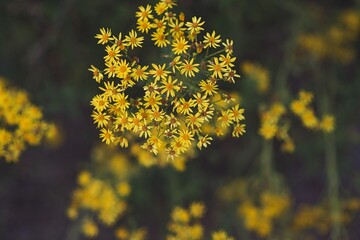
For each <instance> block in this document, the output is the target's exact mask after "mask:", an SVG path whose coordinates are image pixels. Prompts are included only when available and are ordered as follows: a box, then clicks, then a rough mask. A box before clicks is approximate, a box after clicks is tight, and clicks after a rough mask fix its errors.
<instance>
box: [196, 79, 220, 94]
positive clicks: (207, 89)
mask: <svg viewBox="0 0 360 240" xmlns="http://www.w3.org/2000/svg"><path fill="white" fill-rule="evenodd" d="M199 86H200V89H201V91H203V92H204V93H205V94H206V95H210V96H212V95H214V94H215V93H217V91H218V90H219V88H218V86H217V85H216V82H214V81H211V80H206V81H204V80H201V81H200V83H199Z"/></svg>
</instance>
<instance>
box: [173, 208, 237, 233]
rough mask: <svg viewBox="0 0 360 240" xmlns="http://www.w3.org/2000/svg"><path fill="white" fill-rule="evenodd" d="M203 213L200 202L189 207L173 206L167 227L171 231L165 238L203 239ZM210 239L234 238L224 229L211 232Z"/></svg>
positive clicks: (203, 209)
mask: <svg viewBox="0 0 360 240" xmlns="http://www.w3.org/2000/svg"><path fill="white" fill-rule="evenodd" d="M204 213H205V206H204V204H202V203H192V204H191V205H190V207H189V209H185V208H182V207H175V208H174V209H173V211H172V214H171V222H170V223H169V225H168V229H169V231H170V232H171V233H170V234H169V235H168V236H167V237H166V240H202V239H204V227H203V226H202V225H201V223H200V218H201V217H203V215H204ZM211 240H234V238H232V237H230V236H228V234H227V233H226V232H224V231H216V232H213V233H212V234H211Z"/></svg>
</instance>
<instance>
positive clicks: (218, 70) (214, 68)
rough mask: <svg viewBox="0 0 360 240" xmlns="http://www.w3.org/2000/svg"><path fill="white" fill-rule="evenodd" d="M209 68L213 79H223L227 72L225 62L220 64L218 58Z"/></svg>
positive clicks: (210, 63)
mask: <svg viewBox="0 0 360 240" xmlns="http://www.w3.org/2000/svg"><path fill="white" fill-rule="evenodd" d="M207 66H208V70H209V71H210V72H212V73H211V77H215V78H222V77H223V72H225V70H226V69H225V64H224V62H219V59H218V58H217V57H214V58H213V61H210V62H209V64H208V65H207Z"/></svg>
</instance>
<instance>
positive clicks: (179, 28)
mask: <svg viewBox="0 0 360 240" xmlns="http://www.w3.org/2000/svg"><path fill="white" fill-rule="evenodd" d="M183 26H184V22H181V21H179V20H178V19H170V22H169V27H170V33H171V34H172V36H173V38H175V41H176V40H178V38H180V37H181V36H183V35H184V31H185V30H186V28H184V27H183ZM175 54H176V53H175Z"/></svg>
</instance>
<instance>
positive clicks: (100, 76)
mask: <svg viewBox="0 0 360 240" xmlns="http://www.w3.org/2000/svg"><path fill="white" fill-rule="evenodd" d="M88 70H89V71H91V72H92V73H93V79H95V81H96V82H98V83H99V82H101V80H102V79H103V78H104V75H103V74H102V73H101V72H100V71H99V69H98V68H96V67H95V66H94V65H91V66H90V68H89V69H88Z"/></svg>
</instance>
